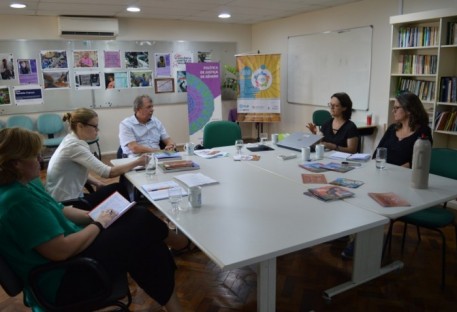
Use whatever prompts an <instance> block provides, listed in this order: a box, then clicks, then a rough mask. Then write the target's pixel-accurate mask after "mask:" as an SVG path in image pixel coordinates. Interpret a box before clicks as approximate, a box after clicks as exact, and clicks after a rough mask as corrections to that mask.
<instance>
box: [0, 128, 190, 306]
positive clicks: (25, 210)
mask: <svg viewBox="0 0 457 312" xmlns="http://www.w3.org/2000/svg"><path fill="white" fill-rule="evenodd" d="M41 148H42V140H41V137H40V136H39V135H38V134H36V133H34V132H31V131H28V130H25V129H21V128H7V129H3V130H0V253H1V255H2V256H3V257H4V258H5V260H6V261H7V262H8V263H9V264H10V265H11V267H12V269H13V270H14V271H15V272H16V273H17V274H18V275H19V276H20V277H21V278H22V280H23V281H24V283H25V290H24V294H25V299H26V300H27V302H28V303H29V304H30V305H31V306H32V307H33V308H34V310H35V311H37V310H39V308H38V307H37V304H36V302H34V300H33V298H32V296H31V295H30V293H29V291H28V274H29V272H30V270H31V269H32V268H34V267H36V266H39V265H41V264H44V263H47V262H49V261H61V260H66V259H69V258H72V257H80V256H86V257H90V258H94V259H96V260H97V261H98V262H99V263H101V264H102V265H103V266H104V268H105V269H106V271H107V272H108V274H109V275H111V276H117V275H119V274H127V273H130V275H131V276H132V278H133V279H135V281H136V282H137V283H138V285H139V286H140V287H141V288H143V289H144V290H145V292H146V293H148V295H149V296H151V297H152V298H154V299H155V300H156V301H157V302H159V303H160V304H162V305H164V306H165V307H166V308H167V311H181V307H180V304H179V302H178V299H177V296H176V293H175V290H174V271H175V269H176V266H175V263H174V260H173V258H172V256H171V254H170V251H169V250H168V247H167V244H166V243H165V241H166V238H167V235H168V228H167V226H166V225H165V224H164V223H163V222H162V221H161V220H159V219H158V218H157V217H155V216H154V215H153V214H152V213H150V212H149V211H148V210H147V209H145V208H143V207H140V206H136V207H133V208H132V209H130V210H129V211H128V212H127V213H126V214H125V215H123V216H122V217H121V218H119V219H118V220H117V221H116V222H114V223H113V224H112V225H111V226H110V227H109V228H107V229H105V227H106V224H108V223H109V222H110V221H111V219H112V218H113V216H112V215H110V214H108V213H105V214H101V215H100V217H99V218H98V219H97V220H96V221H95V222H92V220H91V219H90V217H89V216H88V215H87V212H86V211H83V210H80V209H76V208H73V207H69V206H67V207H64V206H63V205H62V204H60V203H58V202H56V201H55V200H54V199H53V198H52V197H51V196H50V195H48V194H47V193H46V191H45V190H44V187H43V185H42V183H41V180H40V179H39V177H40V162H39V159H40V156H39V155H40V151H41ZM74 278H75V276H74V275H73V277H72V278H71V279H70V278H69V275H65V273H63V274H60V275H59V274H54V275H50V276H48V277H47V278H46V279H45V280H43V281H42V282H43V284H44V285H46V287H45V289H46V291H47V294H48V295H49V296H50V297H49V298H51V299H55V301H56V302H59V303H63V302H65V301H66V300H67V298H75V297H78V296H84V294H87V293H91V291H93V290H92V289H90V288H91V287H90V283H89V284H87V279H88V277H87V276H84V274H81V276H78V278H77V280H75V279H74Z"/></svg>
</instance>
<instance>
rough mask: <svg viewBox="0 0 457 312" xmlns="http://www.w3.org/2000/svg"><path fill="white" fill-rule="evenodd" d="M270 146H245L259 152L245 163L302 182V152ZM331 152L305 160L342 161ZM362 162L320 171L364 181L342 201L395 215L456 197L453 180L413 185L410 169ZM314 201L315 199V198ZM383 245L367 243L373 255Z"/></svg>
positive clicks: (344, 286) (433, 179) (397, 264)
mask: <svg viewBox="0 0 457 312" xmlns="http://www.w3.org/2000/svg"><path fill="white" fill-rule="evenodd" d="M270 146H272V147H273V148H274V149H275V150H274V151H265V152H255V153H251V152H249V151H247V150H246V149H244V150H243V152H244V153H246V154H257V155H260V156H261V157H260V160H258V161H248V162H246V163H248V164H249V165H251V166H255V167H258V168H262V169H264V170H266V171H268V172H270V173H272V174H274V175H277V176H279V177H282V178H284V179H287V180H290V181H292V182H294V183H297V184H300V185H304V184H303V182H302V178H301V174H302V173H312V172H310V171H308V170H306V169H303V168H301V167H299V164H301V163H303V162H302V161H301V157H300V156H301V155H300V154H301V153H299V152H296V151H292V150H288V149H284V148H281V147H278V146H274V145H270ZM332 153H333V152H332V151H330V152H326V153H325V157H324V159H320V160H312V161H310V162H308V163H311V162H319V163H325V164H326V163H329V162H338V163H341V162H342V160H337V159H332V158H329V156H330V155H331V154H332ZM280 154H296V155H297V158H295V159H290V160H285V161H284V160H281V159H279V158H278V157H277V156H278V155H280ZM311 157H312V158H314V157H315V154H314V153H312V154H311ZM361 164H362V165H361V166H360V167H355V169H353V170H351V171H348V172H346V173H341V172H335V171H326V172H323V174H324V175H325V177H326V179H327V182H331V181H333V180H334V179H336V178H339V177H344V178H349V179H354V180H360V181H363V182H365V183H364V184H363V185H361V186H360V187H358V188H355V189H350V190H351V191H352V192H354V193H355V195H354V197H351V198H346V199H344V200H343V202H345V203H349V204H351V205H354V206H356V207H359V208H361V209H363V210H367V211H371V212H374V213H376V214H379V215H382V216H385V217H387V218H390V219H396V218H399V217H401V216H404V215H407V214H410V213H412V212H415V211H419V210H422V209H425V208H428V207H431V206H434V205H437V204H440V203H443V202H445V201H449V200H453V199H456V198H457V181H456V180H453V179H449V178H445V177H441V176H438V175H434V174H430V175H429V183H428V184H429V187H428V188H427V189H415V188H412V187H411V186H410V182H411V170H410V169H408V168H404V167H400V166H395V165H391V164H386V169H384V170H378V169H376V165H375V161H374V160H370V161H368V162H361ZM319 186H322V184H306V188H313V187H319ZM369 192H375V193H384V192H394V193H396V194H398V195H400V196H401V197H402V198H404V199H405V200H407V201H408V202H409V203H410V204H411V206H408V207H382V206H381V205H379V204H378V203H377V202H376V201H374V200H373V199H372V198H371V197H369V195H368V193H369ZM315 201H318V200H317V199H315ZM340 202H341V201H340ZM357 244H358V241H357V240H356V246H357V247H356V248H355V253H356V256H357V252H358V248H359V246H358V245H357ZM382 246H383V244H382V243H381V244H378V243H375V242H372V244H371V245H369V247H371V250H370V251H369V252H374V253H376V255H379V256H382ZM376 249H377V250H376ZM359 259H360V258H358V257H356V258H355V259H354V267H357V266H358V261H359ZM363 261H367V260H366V259H364V260H363ZM379 263H380V261H379ZM401 267H403V263H402V262H401V261H394V262H392V263H391V264H389V265H386V266H384V267H380V266H379V268H377V269H376V268H375V267H373V271H372V272H371V273H368V275H371V276H373V277H376V276H379V275H382V274H385V273H388V272H390V271H392V270H394V269H399V268H401ZM353 280H354V279H353ZM354 286H356V284H354V283H351V282H348V283H345V284H342V285H338V286H336V287H333V288H331V289H328V290H326V291H325V292H324V296H326V297H327V298H331V297H332V296H334V295H336V294H338V293H340V292H342V291H344V290H346V289H349V288H352V287H354Z"/></svg>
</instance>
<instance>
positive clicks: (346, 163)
mask: <svg viewBox="0 0 457 312" xmlns="http://www.w3.org/2000/svg"><path fill="white" fill-rule="evenodd" d="M341 164H342V165H346V166H356V167H360V166H362V164H361V163H356V162H348V161H343V162H342V163H341Z"/></svg>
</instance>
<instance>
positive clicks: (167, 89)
mask: <svg viewBox="0 0 457 312" xmlns="http://www.w3.org/2000/svg"><path fill="white" fill-rule="evenodd" d="M154 86H155V91H156V93H171V92H175V81H174V79H173V78H156V79H154Z"/></svg>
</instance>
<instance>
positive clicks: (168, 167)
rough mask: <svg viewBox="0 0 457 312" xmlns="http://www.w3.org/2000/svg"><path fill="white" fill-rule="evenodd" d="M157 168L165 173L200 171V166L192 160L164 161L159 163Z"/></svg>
mask: <svg viewBox="0 0 457 312" xmlns="http://www.w3.org/2000/svg"><path fill="white" fill-rule="evenodd" d="M159 167H160V169H162V172H165V173H168V172H178V171H187V170H198V169H200V166H199V165H198V164H197V163H195V162H193V161H192V160H172V161H164V162H161V163H159Z"/></svg>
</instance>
